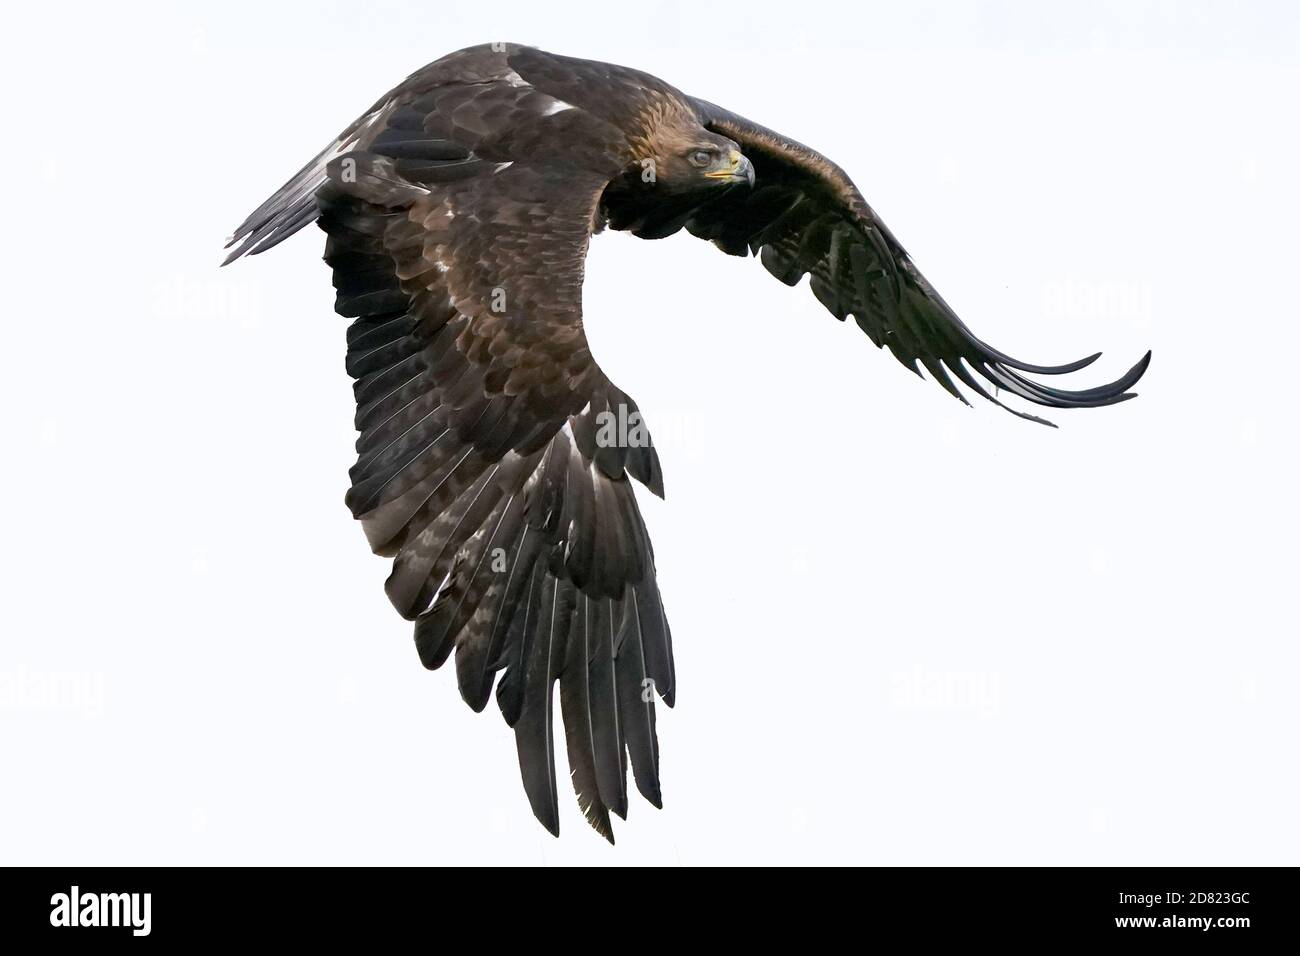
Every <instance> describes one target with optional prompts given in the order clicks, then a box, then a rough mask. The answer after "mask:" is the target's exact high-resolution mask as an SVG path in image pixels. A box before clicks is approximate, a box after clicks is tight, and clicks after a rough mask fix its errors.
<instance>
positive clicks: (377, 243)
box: [227, 44, 1150, 842]
mask: <svg viewBox="0 0 1300 956" xmlns="http://www.w3.org/2000/svg"><path fill="white" fill-rule="evenodd" d="M312 221H318V222H319V224H320V226H321V228H322V229H324V231H325V232H326V233H327V235H328V239H327V242H326V249H325V260H326V262H327V263H329V265H330V266H331V268H332V269H333V271H334V285H335V288H336V289H337V291H338V297H337V302H336V309H337V311H338V312H339V313H340V314H342V315H344V316H348V317H350V318H352V319H353V320H354V321H353V323H352V325H351V327H350V328H349V330H348V337H347V341H348V352H347V369H348V373H349V374H350V375H351V376H352V377H353V378H354V379H355V386H354V391H355V395H356V401H357V414H356V427H357V430H358V432H359V433H360V435H359V438H358V440H357V463H356V464H355V465H354V466H353V468H352V470H351V479H352V487H351V489H350V490H349V492H348V495H347V504H348V506H349V507H350V508H351V510H352V513H353V515H354V516H355V517H357V518H358V519H359V520H360V521H361V523H362V526H363V528H364V530H365V533H366V536H367V538H368V540H369V542H370V545H371V547H372V548H373V549H374V551H375V552H376V553H378V554H382V555H386V556H390V557H392V558H393V569H392V573H391V575H390V576H389V578H388V581H387V584H386V588H387V591H388V596H389V598H390V599H391V600H392V602H393V604H394V606H395V607H396V608H397V610H398V611H399V612H400V613H401V614H402V615H404V616H405V617H407V618H408V619H410V620H413V621H414V622H415V641H416V646H417V649H418V651H419V654H420V659H421V660H422V661H423V662H424V664H425V665H426V666H427V667H430V668H436V667H439V666H440V665H441V664H442V663H443V662H444V661H446V659H447V658H448V656H449V655H450V654H451V653H452V651H453V650H454V651H455V653H456V673H457V680H458V682H459V685H460V690H461V694H462V695H463V696H464V698H465V700H466V701H467V702H468V703H469V704H470V706H471V707H473V708H475V709H476V710H481V709H482V708H483V707H484V706H486V704H487V701H488V698H489V697H490V696H491V692H492V686H493V682H494V679H495V676H496V674H498V673H499V672H504V673H503V675H502V677H501V679H500V680H499V681H497V682H496V685H497V686H496V693H497V700H498V704H499V706H500V708H501V711H502V713H503V715H504V716H505V718H506V721H507V722H508V723H509V724H510V725H511V726H512V727H513V728H514V730H515V737H516V743H517V747H518V751H519V763H520V769H521V772H522V775H523V779H524V786H525V790H526V792H527V794H528V799H529V801H530V803H531V805H532V808H533V811H534V813H535V814H536V815H537V817H538V819H539V820H541V821H542V823H543V824H544V825H545V826H546V827H547V828H548V829H549V830H551V832H553V833H557V832H558V830H559V811H558V804H557V800H558V795H557V782H556V767H555V758H554V745H553V741H552V733H553V727H554V718H555V715H554V712H553V706H552V704H553V696H554V695H553V686H554V684H556V683H558V684H559V685H560V705H561V715H562V720H563V725H564V729H565V737H566V741H567V750H568V763H569V768H570V777H571V780H572V783H573V786H574V789H575V790H576V792H577V795H578V800H579V803H580V805H581V806H582V809H583V812H584V813H585V814H586V816H587V819H588V820H589V821H590V822H591V824H592V826H593V827H595V828H596V829H597V830H598V831H599V832H600V833H602V834H603V835H604V836H605V837H607V838H608V839H609V840H610V841H611V842H612V841H613V833H612V830H611V828H610V821H609V812H610V811H613V812H614V813H616V814H618V815H619V816H623V815H625V814H626V812H627V792H626V784H625V777H626V764H627V763H630V764H631V766H632V772H633V778H634V780H635V783H636V786H637V789H638V790H640V792H641V793H642V795H643V796H645V797H646V799H648V800H649V801H650V802H651V803H653V804H655V805H656V806H659V805H660V790H659V756H658V744H657V741H656V737H655V712H654V697H655V694H657V695H658V696H659V697H660V698H662V699H663V700H664V701H665V703H667V704H668V705H669V706H671V705H672V702H673V697H674V692H675V681H674V674H673V663H672V647H671V638H670V633H669V629H668V624H667V620H666V618H665V616H664V612H663V606H662V603H661V600H660V595H659V588H658V585H657V583H656V580H655V565H654V552H653V550H652V548H651V546H650V541H649V538H648V536H647V534H646V530H645V526H644V525H643V523H642V520H641V514H640V511H639V510H638V508H637V504H636V498H635V495H634V494H633V491H632V486H631V483H630V480H629V479H631V478H635V479H636V480H637V481H639V482H641V483H642V484H643V485H645V486H646V487H647V488H649V489H650V490H651V491H652V492H654V493H655V494H658V495H661V496H662V494H663V482H662V476H661V473H660V468H659V460H658V457H657V456H656V454H655V451H654V448H653V445H652V444H651V443H650V442H649V441H648V437H646V433H645V432H644V423H643V422H641V420H640V412H639V409H638V408H637V406H636V404H635V402H633V401H632V399H631V398H630V397H629V396H628V395H626V394H625V393H623V392H622V391H621V390H619V388H618V387H617V386H615V385H614V384H613V383H612V382H611V381H610V380H609V379H608V378H607V377H606V376H605V374H604V373H603V372H602V371H601V369H600V367H599V365H597V364H596V362H595V360H594V359H593V358H592V356H591V352H590V350H589V349H588V346H587V340H586V336H585V334H584V333H583V328H582V299H581V296H582V281H583V268H584V261H585V257H586V252H587V244H588V242H589V241H590V237H591V235H592V233H593V232H596V231H599V230H600V229H601V228H602V227H604V226H605V225H606V224H607V225H608V226H609V227H610V228H613V229H624V230H629V231H631V232H633V233H634V234H636V235H638V236H641V237H644V238H660V237H662V236H667V235H670V234H672V233H675V232H677V231H678V230H680V229H682V228H685V229H687V230H688V231H689V232H690V233H692V234H693V235H696V236H699V237H701V238H705V239H709V240H711V241H712V242H713V243H714V244H715V245H717V246H718V247H719V248H721V249H722V250H723V251H724V252H727V253H729V254H732V255H746V256H747V255H750V254H757V255H758V256H759V258H760V260H761V261H762V263H763V265H764V266H765V267H766V268H767V269H768V271H769V272H771V273H772V274H773V275H775V276H777V278H779V279H781V280H782V281H783V282H786V283H789V284H791V285H793V284H795V283H797V282H798V281H799V280H800V279H801V278H802V277H803V276H804V275H805V274H808V275H810V277H811V278H810V280H809V284H810V287H811V288H812V291H813V294H814V295H816V296H817V298H818V299H819V300H820V301H821V302H822V303H823V304H824V305H825V306H826V308H827V309H828V310H829V311H830V312H831V313H832V314H833V315H835V317H836V318H838V319H841V320H843V319H845V318H847V317H848V316H849V315H852V316H853V317H854V320H855V321H856V322H857V324H858V325H859V326H860V327H861V328H862V329H863V331H865V332H866V333H867V335H868V336H870V338H871V340H872V341H873V342H875V344H876V345H877V346H880V347H888V348H889V349H890V351H891V352H893V353H894V355H895V356H896V357H897V358H898V359H899V361H901V362H903V363H904V364H905V365H907V366H908V367H910V368H911V369H912V370H913V371H916V372H917V373H918V374H920V367H919V366H923V367H924V368H925V369H926V370H927V371H929V372H930V374H931V375H932V376H933V377H934V378H935V379H936V380H937V381H939V383H940V384H941V385H943V386H944V387H945V388H947V389H948V390H949V391H950V392H952V393H953V394H954V395H956V396H957V397H958V398H961V399H962V400H963V401H965V398H964V397H963V396H962V394H961V392H960V390H959V389H958V387H957V384H956V383H954V382H953V377H954V376H955V377H956V378H957V380H958V381H959V382H961V383H962V384H964V385H965V386H967V387H968V388H970V389H972V390H974V391H975V392H976V393H978V394H980V395H983V396H984V397H985V398H988V399H989V400H990V401H994V402H997V403H998V404H1001V402H999V401H998V399H996V398H994V397H993V395H992V394H990V392H989V391H988V389H987V388H986V384H982V383H981V381H980V379H983V380H984V383H987V384H992V385H993V386H994V387H995V388H1000V389H1004V390H1006V391H1008V392H1010V393H1012V394H1014V395H1017V396H1019V397H1020V398H1023V399H1026V400H1028V401H1030V402H1033V403H1036V404H1039V405H1045V406H1050V407H1058V408H1068V407H1079V406H1096V405H1108V404H1112V403H1115V402H1119V401H1123V400H1124V399H1126V398H1131V397H1132V395H1131V394H1130V393H1129V392H1128V389H1129V388H1130V387H1131V386H1132V385H1133V384H1134V383H1135V382H1136V381H1137V380H1138V378H1140V377H1141V375H1142V373H1143V371H1144V370H1145V369H1146V365H1147V362H1148V360H1149V357H1150V356H1149V354H1148V356H1146V357H1144V358H1143V359H1142V361H1141V362H1139V363H1138V364H1137V365H1136V366H1134V367H1133V369H1132V370H1130V371H1129V372H1128V373H1127V374H1126V375H1124V376H1123V377H1122V378H1120V379H1119V380H1118V381H1116V382H1112V383H1110V384H1109V385H1103V386H1100V387H1097V388H1092V389H1086V390H1083V391H1066V390H1062V389H1058V388H1053V387H1049V386H1047V385H1045V384H1043V383H1041V382H1039V381H1037V380H1035V379H1032V378H1030V377H1028V375H1026V374H1025V373H1029V374H1038V375H1055V374H1060V373H1064V372H1071V371H1075V370H1077V369H1080V368H1082V367H1084V366H1085V365H1087V364H1088V363H1089V362H1091V361H1092V360H1093V359H1094V358H1096V356H1091V357H1089V358H1087V359H1083V360H1081V361H1078V362H1075V363H1072V364H1070V365H1064V366H1056V367H1045V366H1035V365H1029V364H1026V363H1023V362H1019V361H1017V360H1015V359H1012V358H1010V357H1009V356H1006V355H1004V354H1002V353H1000V352H998V351H996V350H995V349H992V348H990V347H989V346H987V345H985V344H984V343H983V342H981V341H980V340H979V339H977V338H975V337H974V335H972V334H971V333H970V331H969V330H968V329H967V328H966V327H965V326H964V325H963V324H962V323H961V322H960V321H959V320H958V319H957V317H956V316H955V315H954V314H953V313H952V311H951V310H950V309H949V308H948V306H947V305H946V304H945V303H944V301H943V300H942V299H941V298H940V297H939V296H938V294H937V293H936V292H935V291H934V290H933V288H931V286H930V285H929V283H928V282H927V281H926V280H925V278H924V277H923V276H922V275H921V274H920V273H919V272H918V271H917V270H916V268H915V266H913V265H912V262H911V260H910V259H909V258H908V256H907V254H906V252H905V251H904V250H903V248H902V246H901V245H899V243H898V242H897V240H895V239H894V237H893V235H892V234H891V233H890V232H889V230H888V229H887V228H886V227H885V225H884V224H883V223H882V222H880V220H879V219H878V218H877V217H876V215H875V213H874V212H872V210H871V207H870V206H868V205H867V203H866V202H865V200H863V198H862V196H861V194H860V193H859V192H858V191H857V189H856V187H854V185H853V183H852V182H851V181H850V180H849V178H848V176H846V175H845V174H844V172H843V171H842V170H841V169H840V168H839V167H838V166H836V165H835V164H834V163H832V162H830V161H829V160H828V159H826V158H825V157H824V156H821V155H820V154H818V153H816V152H815V151H813V150H811V149H808V148H807V147H805V146H802V145H800V144H798V143H795V142H793V141H791V140H789V139H787V138H785V137H783V136H781V135H780V134H778V133H775V132H773V131H771V130H768V129H764V128H763V127H761V126H758V125H757V124H754V123H751V122H750V121H748V120H745V119H743V118H741V117H739V116H736V115H734V114H732V113H729V112H727V111H726V110H723V109H720V108H718V107H716V106H713V105H712V104H710V103H705V102H703V101H701V100H696V99H692V98H691V97H689V96H686V95H685V94H683V93H681V92H679V91H677V90H675V89H673V88H672V87H671V86H668V85H667V84H666V83H664V82H662V81H661V80H658V79H655V78H654V77H652V76H648V75H647V74H644V73H640V72H638V71H636V70H630V69H627V68H624V67H619V66H612V65H609V64H604V63H596V62H592V61H586V60H576V59H571V58H568V57H560V56H554V55H551V54H548V53H544V52H542V51H540V50H535V49H531V48H528V47H522V46H516V45H513V44H495V45H492V46H480V47H473V48H470V49H467V50H462V51H460V52H457V53H453V54H451V55H449V56H446V57H444V58H442V59H441V60H438V61H437V62H435V63H432V64H430V65H429V66H427V67H425V68H424V69H422V70H420V71H418V72H416V73H414V74H413V75H412V76H410V77H409V78H408V79H407V80H406V81H405V82H403V83H402V84H401V85H400V86H398V87H397V88H396V89H394V90H393V91H391V92H390V93H388V94H387V95H385V96H384V97H383V98H381V99H380V100H379V101H378V102H377V103H376V104H375V105H374V106H373V107H372V108H371V109H370V110H369V111H367V113H366V114H365V115H364V116H362V117H361V118H360V119H358V120H357V121H356V122H354V123H353V124H352V125H351V126H349V127H348V128H347V129H346V130H344V132H343V133H342V134H340V136H339V138H338V139H337V140H336V142H335V143H334V144H332V145H331V146H330V147H329V148H327V149H326V150H325V151H324V152H322V153H321V154H320V155H319V156H318V157H316V159H315V160H313V161H312V162H311V163H309V164H308V165H307V166H306V167H305V168H304V169H303V170H302V171H301V172H299V173H298V175H296V176H295V177H294V178H293V179H291V180H290V181H289V182H288V183H286V184H285V185H284V186H283V187H281V188H280V190H279V191H277V192H276V193H275V194H274V195H273V196H272V197H271V198H270V199H268V200H267V201H266V202H265V203H263V204H262V205H261V206H260V207H258V209H257V210H256V211H254V212H253V213H252V214H251V215H250V216H249V217H248V218H247V219H246V220H245V221H244V222H243V224H241V225H240V227H239V228H238V229H237V230H236V232H235V235H234V237H233V239H232V240H231V244H232V245H234V246H235V248H234V250H233V251H232V252H231V253H230V256H229V258H228V259H227V261H230V260H233V259H236V258H238V257H239V256H241V255H244V254H256V253H259V252H262V251H264V250H266V249H268V248H270V247H271V246H274V245H275V244H277V243H278V242H280V241H281V240H283V239H285V238H286V237H288V236H289V235H292V234H293V233H294V232H296V231H297V230H299V229H301V228H302V227H303V226H304V225H306V224H308V223H309V222H312ZM1013 411H1015V410H1013ZM1015 414H1018V415H1023V416H1024V417H1032V416H1028V415H1025V413H1023V412H1021V411H1015ZM1036 420H1037V419H1036ZM628 424H631V425H632V426H633V427H632V428H630V429H629V428H627V427H626V426H627V425H628Z"/></svg>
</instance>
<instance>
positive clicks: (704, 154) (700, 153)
mask: <svg viewBox="0 0 1300 956" xmlns="http://www.w3.org/2000/svg"><path fill="white" fill-rule="evenodd" d="M691 163H692V164H694V165H696V166H699V167H700V168H701V169H703V168H704V167H706V166H709V165H711V164H712V163H713V153H711V152H710V151H709V150H707V149H697V150H694V151H693V152H692V153H691Z"/></svg>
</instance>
